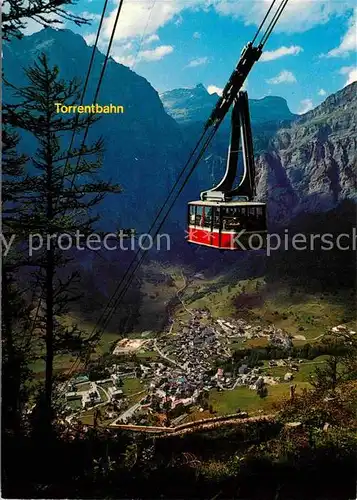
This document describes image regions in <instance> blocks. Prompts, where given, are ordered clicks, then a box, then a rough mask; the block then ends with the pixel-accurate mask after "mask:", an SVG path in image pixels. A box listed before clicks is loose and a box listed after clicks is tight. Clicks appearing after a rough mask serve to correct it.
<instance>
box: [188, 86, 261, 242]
mask: <svg viewBox="0 0 357 500" xmlns="http://www.w3.org/2000/svg"><path fill="white" fill-rule="evenodd" d="M240 140H241V143H242V155H243V167H244V168H243V174H242V176H241V179H240V181H239V183H238V185H237V186H236V187H235V188H233V183H234V181H235V178H236V174H237V166H238V157H239V143H240ZM254 170H255V169H254V153H253V140H252V132H251V126H250V118H249V104H248V94H247V92H239V93H238V96H237V98H236V100H235V102H234V106H233V110H232V118H231V138H230V144H229V150H228V160H227V167H226V172H225V174H224V177H223V179H222V180H221V181H220V183H219V184H217V186H215V187H213V188H212V189H210V190H208V191H203V192H202V193H201V195H200V198H201V199H200V200H199V201H191V202H190V203H189V204H188V238H187V241H188V242H189V243H196V244H197V245H204V246H209V247H214V248H219V249H221V250H244V249H245V248H247V244H248V248H253V249H258V248H264V246H265V239H266V238H265V235H266V233H267V226H266V205H265V203H259V202H255V201H252V200H253V198H254V196H255V181H254V178H255V172H254Z"/></svg>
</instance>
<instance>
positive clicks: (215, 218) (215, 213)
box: [213, 207, 221, 229]
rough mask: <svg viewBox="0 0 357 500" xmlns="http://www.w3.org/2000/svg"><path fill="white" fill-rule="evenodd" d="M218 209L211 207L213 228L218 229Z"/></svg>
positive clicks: (219, 221) (219, 220) (219, 223)
mask: <svg viewBox="0 0 357 500" xmlns="http://www.w3.org/2000/svg"><path fill="white" fill-rule="evenodd" d="M220 213H221V212H220V208H219V207H213V227H214V228H215V229H219V228H220V225H221V216H220Z"/></svg>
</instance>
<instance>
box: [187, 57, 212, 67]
mask: <svg viewBox="0 0 357 500" xmlns="http://www.w3.org/2000/svg"><path fill="white" fill-rule="evenodd" d="M207 63H208V57H198V58H197V59H192V61H190V62H189V63H188V64H187V66H186V68H196V67H197V66H202V65H204V64H207Z"/></svg>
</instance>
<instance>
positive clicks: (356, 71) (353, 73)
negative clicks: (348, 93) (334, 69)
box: [339, 66, 357, 87]
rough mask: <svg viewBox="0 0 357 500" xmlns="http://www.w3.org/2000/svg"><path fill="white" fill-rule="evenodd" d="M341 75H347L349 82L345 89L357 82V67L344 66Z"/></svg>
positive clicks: (347, 81)
mask: <svg viewBox="0 0 357 500" xmlns="http://www.w3.org/2000/svg"><path fill="white" fill-rule="evenodd" d="M339 73H340V74H341V75H347V80H346V82H345V84H344V87H346V86H347V85H350V83H353V82H355V81H357V67H356V66H343V67H342V68H341V69H340V71H339Z"/></svg>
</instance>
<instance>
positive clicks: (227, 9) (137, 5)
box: [104, 0, 355, 40]
mask: <svg viewBox="0 0 357 500" xmlns="http://www.w3.org/2000/svg"><path fill="white" fill-rule="evenodd" d="M118 1H119V0H115V8H113V10H112V12H111V13H110V14H109V16H107V17H106V19H105V22H104V28H105V34H106V37H107V38H109V36H110V34H111V31H112V28H113V24H114V19H115V16H116V11H117V5H118ZM270 4H271V0H244V1H237V0H185V1H182V0H161V1H160V2H156V3H155V4H154V5H153V3H152V2H147V1H138V0H127V1H126V2H124V4H123V8H122V11H121V15H120V21H119V25H118V27H117V30H116V34H115V38H116V39H117V40H118V39H123V38H130V37H136V36H141V35H142V33H144V31H145V32H146V33H147V34H149V35H150V34H151V33H156V32H157V30H158V29H159V28H161V27H162V26H164V25H166V24H167V23H169V22H174V24H176V25H177V26H179V25H180V24H181V23H182V21H183V19H182V13H183V12H184V11H188V10H191V11H192V10H207V9H208V8H212V9H215V11H216V12H218V13H219V14H222V15H227V16H233V17H236V18H240V19H242V20H243V21H244V22H245V24H247V25H258V24H260V22H261V20H262V19H263V17H264V16H265V14H266V12H267V10H268V8H269V6H270ZM354 7H355V0H339V1H331V0H290V1H289V3H288V4H287V7H286V9H285V11H284V13H283V14H282V16H281V18H280V20H279V22H278V24H277V25H276V26H275V28H274V31H275V32H287V33H293V32H304V31H307V30H309V29H310V28H311V27H313V26H315V25H317V24H324V23H326V22H327V21H329V19H330V18H331V17H333V16H334V15H336V14H337V15H342V14H344V13H345V12H346V11H347V10H348V9H351V8H354ZM273 12H274V10H273ZM148 19H149V23H148V22H147V21H148ZM269 20H270V18H269V19H268V21H269ZM195 33H197V34H198V33H199V32H195Z"/></svg>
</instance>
